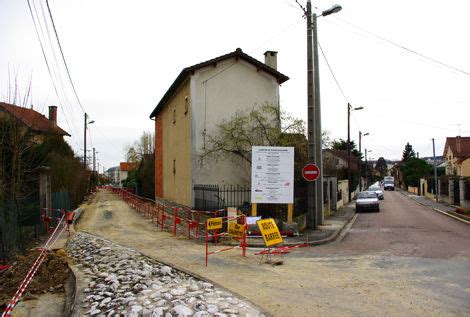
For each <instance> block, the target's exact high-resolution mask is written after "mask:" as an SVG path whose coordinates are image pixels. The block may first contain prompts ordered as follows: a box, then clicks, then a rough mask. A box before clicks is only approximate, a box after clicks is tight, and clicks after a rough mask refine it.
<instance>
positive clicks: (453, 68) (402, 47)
mask: <svg viewBox="0 0 470 317" xmlns="http://www.w3.org/2000/svg"><path fill="white" fill-rule="evenodd" d="M335 18H336V19H338V20H340V21H342V22H343V23H345V24H348V25H350V26H352V27H354V28H356V29H358V30H360V31H362V32H365V33H367V34H369V35H371V36H373V37H375V38H377V39H379V40H381V41H384V42H386V43H388V44H391V45H393V46H395V47H398V48H400V49H402V50H404V51H406V52H408V53H412V54H415V55H417V56H419V57H421V58H423V59H425V60H428V61H431V62H433V63H435V64H438V65H441V66H443V67H445V68H448V69H451V70H453V71H456V72H459V73H461V74H463V75H466V76H470V72H467V71H464V70H463V69H460V68H458V67H455V66H452V65H449V64H447V63H444V62H441V61H439V60H437V59H435V58H432V57H430V56H427V55H424V54H423V53H420V52H418V51H415V50H413V49H411V48H408V47H406V46H404V45H401V44H398V43H396V42H394V41H392V40H389V39H387V38H385V37H383V36H380V35H377V34H375V33H372V32H370V31H368V30H366V29H364V28H363V27H360V26H358V25H355V24H353V23H351V22H348V21H346V20H344V19H342V18H339V17H335Z"/></svg>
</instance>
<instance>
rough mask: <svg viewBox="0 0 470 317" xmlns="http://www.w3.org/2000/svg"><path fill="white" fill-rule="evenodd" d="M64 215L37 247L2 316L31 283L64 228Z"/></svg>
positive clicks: (10, 308) (12, 306) (6, 313)
mask: <svg viewBox="0 0 470 317" xmlns="http://www.w3.org/2000/svg"><path fill="white" fill-rule="evenodd" d="M64 217H65V214H63V215H62V218H60V220H59V222H58V224H57V226H56V227H55V229H54V231H53V232H52V234H51V235H50V236H49V239H47V241H46V243H45V244H44V246H43V247H42V248H39V249H40V250H41V252H40V253H39V256H38V257H37V258H36V260H35V261H34V263H33V265H32V266H31V268H30V269H29V271H28V273H27V274H26V276H25V278H24V279H23V281H22V282H21V284H20V286H19V287H18V289H17V290H16V292H15V295H13V297H12V299H11V300H10V301H9V302H8V305H7V307H6V308H5V310H4V311H3V314H2V317H4V316H10V314H11V312H12V311H13V309H14V308H15V306H16V304H18V301H19V300H20V299H21V296H22V295H23V293H24V291H25V290H26V288H27V287H28V285H29V284H30V283H31V281H32V280H33V278H34V276H35V275H36V272H37V270H38V269H39V267H40V266H41V264H42V262H43V261H44V259H45V258H46V256H47V252H48V251H49V248H50V246H52V245H53V244H54V243H55V242H56V241H57V239H58V238H59V237H60V235H61V234H62V232H63V231H64V229H65V228H66V224H65V222H63V220H64ZM60 226H62V229H61V230H60V231H58V230H59V227H60Z"/></svg>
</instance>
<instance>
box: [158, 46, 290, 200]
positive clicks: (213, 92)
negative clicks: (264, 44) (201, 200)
mask: <svg viewBox="0 0 470 317" xmlns="http://www.w3.org/2000/svg"><path fill="white" fill-rule="evenodd" d="M276 67H277V52H273V51H267V52H266V53H265V63H262V62H260V61H258V60H256V59H255V58H253V57H251V56H249V55H247V54H246V53H244V52H243V51H242V50H241V49H239V48H238V49H236V50H235V51H233V52H231V53H228V54H226V55H222V56H219V57H216V58H214V59H211V60H208V61H205V62H202V63H199V64H195V65H193V66H189V67H186V68H184V69H183V70H182V71H181V72H180V74H179V75H178V77H177V78H176V79H175V81H174V82H173V84H172V85H171V86H170V87H169V88H168V90H167V91H166V93H165V94H164V95H163V97H162V98H161V100H160V101H159V102H158V104H157V106H156V107H155V109H154V110H153V111H152V113H151V114H150V118H151V119H153V120H155V195H156V196H158V197H163V198H166V199H169V200H172V201H175V202H177V203H181V204H184V205H188V206H192V205H194V199H195V197H194V190H193V188H194V185H196V184H208V185H223V184H227V185H245V184H249V183H250V175H249V174H246V173H243V171H244V170H247V169H246V164H247V163H242V162H236V161H233V160H229V159H226V158H222V157H221V158H220V159H218V160H216V161H214V160H211V161H209V160H203V161H201V160H200V159H199V158H200V157H199V155H198V154H199V153H200V152H201V151H202V150H203V149H204V148H205V146H206V142H207V138H206V136H207V135H210V134H211V133H214V132H215V131H216V129H217V126H218V125H219V124H221V123H222V122H223V121H224V120H230V118H231V117H232V116H233V115H234V114H235V113H236V112H238V111H243V110H250V109H252V108H253V107H254V106H256V105H263V104H266V103H269V104H272V105H277V106H279V86H280V84H282V83H284V82H285V81H287V80H288V79H289V78H288V77H287V76H286V75H283V74H282V73H280V72H278V71H277V70H276ZM243 164H245V165H244V166H242V165H243Z"/></svg>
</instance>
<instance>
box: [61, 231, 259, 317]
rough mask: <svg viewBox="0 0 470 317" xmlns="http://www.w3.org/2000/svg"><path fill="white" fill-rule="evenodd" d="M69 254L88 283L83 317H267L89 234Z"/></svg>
mask: <svg viewBox="0 0 470 317" xmlns="http://www.w3.org/2000/svg"><path fill="white" fill-rule="evenodd" d="M67 253H68V254H69V256H70V257H72V258H73V259H75V260H76V262H77V263H78V264H77V267H78V268H79V269H80V270H81V271H82V273H84V274H85V276H86V281H85V282H86V283H88V285H87V286H88V287H87V288H85V289H84V293H85V294H84V296H83V301H82V303H81V312H80V315H82V314H85V315H91V316H94V315H106V316H113V315H115V314H119V315H126V316H155V317H156V316H165V317H167V316H199V317H202V316H264V315H263V314H262V313H261V312H260V311H259V310H258V309H257V308H255V307H253V306H252V305H251V304H249V303H248V302H246V301H244V300H241V299H239V298H236V297H235V296H234V295H233V294H230V293H228V292H227V291H225V290H221V289H218V288H217V287H215V286H214V285H212V284H211V283H207V282H205V281H202V280H199V279H197V278H195V277H193V276H190V275H188V274H186V273H184V272H181V271H178V270H176V269H174V268H172V267H169V266H166V265H164V264H162V263H160V262H158V261H156V260H154V259H151V258H149V257H146V256H144V255H142V254H140V253H138V252H136V251H134V250H131V249H128V248H125V247H122V246H119V245H117V244H114V243H112V242H110V241H107V240H104V239H101V238H98V237H96V236H93V235H90V234H86V233H78V234H75V235H74V237H73V238H72V240H71V241H70V242H69V243H68V245H67Z"/></svg>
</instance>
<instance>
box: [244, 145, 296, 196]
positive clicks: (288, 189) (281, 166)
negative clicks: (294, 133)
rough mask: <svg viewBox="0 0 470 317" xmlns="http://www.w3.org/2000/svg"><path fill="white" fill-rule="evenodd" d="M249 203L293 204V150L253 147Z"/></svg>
mask: <svg viewBox="0 0 470 317" xmlns="http://www.w3.org/2000/svg"><path fill="white" fill-rule="evenodd" d="M251 153H252V154H251V202H252V203H257V204H259V203H271V204H292V203H294V148H293V147H280V146H253V147H252V152H251Z"/></svg>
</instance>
